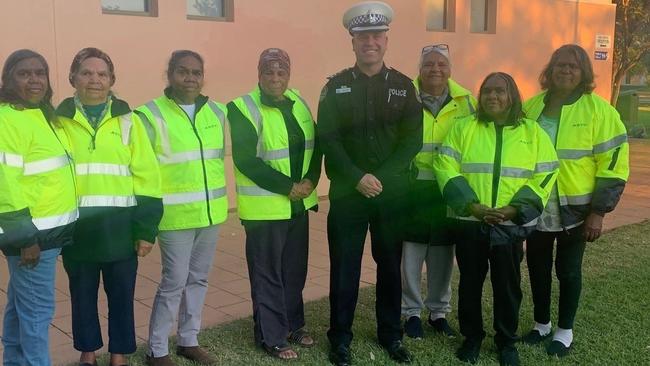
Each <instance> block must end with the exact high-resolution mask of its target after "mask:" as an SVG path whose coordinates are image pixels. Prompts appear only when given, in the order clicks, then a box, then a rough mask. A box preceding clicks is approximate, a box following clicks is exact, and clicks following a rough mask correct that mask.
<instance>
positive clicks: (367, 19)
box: [348, 14, 388, 29]
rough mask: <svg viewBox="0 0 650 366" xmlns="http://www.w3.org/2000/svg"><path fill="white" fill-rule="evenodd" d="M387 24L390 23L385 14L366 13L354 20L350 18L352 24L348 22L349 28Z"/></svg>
mask: <svg viewBox="0 0 650 366" xmlns="http://www.w3.org/2000/svg"><path fill="white" fill-rule="evenodd" d="M387 24H388V18H387V17H386V16H385V15H381V14H364V15H359V16H358V17H354V18H352V20H350V24H348V29H352V28H358V27H364V26H377V25H387Z"/></svg>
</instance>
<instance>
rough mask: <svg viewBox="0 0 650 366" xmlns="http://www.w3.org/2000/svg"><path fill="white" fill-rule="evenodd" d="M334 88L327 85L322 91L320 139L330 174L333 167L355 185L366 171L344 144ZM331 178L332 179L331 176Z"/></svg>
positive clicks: (319, 116) (338, 174)
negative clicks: (354, 160)
mask: <svg viewBox="0 0 650 366" xmlns="http://www.w3.org/2000/svg"><path fill="white" fill-rule="evenodd" d="M332 89H333V88H330V87H329V85H326V86H325V88H324V89H323V91H322V92H321V100H320V102H319V103H318V118H317V120H318V123H317V124H316V128H317V135H318V140H319V143H320V147H321V149H322V152H323V155H324V156H325V161H326V165H327V169H328V174H331V173H330V169H331V170H333V171H335V172H336V175H337V178H343V179H344V180H345V181H347V182H348V183H349V184H350V185H351V186H352V187H354V186H356V185H357V183H359V181H360V180H361V178H362V177H363V176H364V175H365V174H366V172H365V171H363V170H361V169H359V168H358V167H357V166H356V165H355V164H354V162H352V159H350V156H349V155H348V152H347V151H346V150H345V147H344V146H343V142H342V139H341V129H340V126H339V121H340V116H339V113H338V109H337V108H336V101H335V94H334V93H333V91H332ZM330 179H332V177H331V176H330Z"/></svg>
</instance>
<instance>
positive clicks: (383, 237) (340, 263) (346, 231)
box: [327, 190, 406, 347]
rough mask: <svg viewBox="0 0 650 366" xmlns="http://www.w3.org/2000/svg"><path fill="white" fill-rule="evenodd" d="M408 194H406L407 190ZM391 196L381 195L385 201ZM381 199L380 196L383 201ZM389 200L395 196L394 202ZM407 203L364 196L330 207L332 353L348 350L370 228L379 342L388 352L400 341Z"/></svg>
mask: <svg viewBox="0 0 650 366" xmlns="http://www.w3.org/2000/svg"><path fill="white" fill-rule="evenodd" d="M404 192H406V190H404ZM384 194H386V193H385V192H382V195H384ZM380 197H381V195H380ZM389 197H390V196H389ZM403 202H405V198H404V197H394V198H393V199H384V200H382V199H379V198H374V199H367V198H364V197H363V196H361V195H359V194H355V195H351V196H348V197H346V198H345V199H337V200H332V201H331V203H330V204H331V206H330V211H329V214H328V216H327V237H328V241H329V251H330V294H329V298H330V329H329V331H328V332H327V336H328V338H329V340H330V343H331V344H332V346H333V347H336V346H337V345H339V344H344V345H349V344H350V342H351V341H352V322H353V320H354V311H355V308H356V305H357V298H358V295H359V278H360V275H361V258H362V256H363V247H364V243H365V240H366V233H367V232H368V228H370V238H371V243H372V257H373V259H374V260H375V262H376V263H377V286H376V296H377V298H376V302H375V312H376V316H377V338H378V340H379V343H380V344H382V345H384V346H386V345H389V344H390V343H392V342H394V341H396V340H400V339H401V337H402V334H401V326H400V311H401V296H402V285H401V272H400V262H401V258H402V237H403V235H402V228H403V225H402V224H403V223H402V221H401V220H402V219H403V218H404V217H406V215H405V213H404V212H403Z"/></svg>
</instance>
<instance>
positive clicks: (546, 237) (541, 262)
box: [526, 225, 586, 329]
mask: <svg viewBox="0 0 650 366" xmlns="http://www.w3.org/2000/svg"><path fill="white" fill-rule="evenodd" d="M583 232H584V226H583V225H580V226H578V227H575V228H573V229H570V230H568V232H565V231H561V232H552V233H551V232H542V231H535V232H533V234H531V236H529V237H528V239H527V240H526V261H527V262H528V273H529V275H530V289H531V291H532V293H533V305H534V312H535V321H536V322H538V323H541V324H546V323H548V322H550V321H551V283H552V281H553V279H552V271H553V243H554V242H555V241H556V240H557V249H556V253H555V274H556V276H557V279H558V281H559V282H560V299H559V302H558V326H559V327H560V328H563V329H573V321H574V320H575V317H576V312H577V311H578V302H579V301H580V292H581V291H582V257H583V255H584V252H585V247H586V241H585V237H584V234H583Z"/></svg>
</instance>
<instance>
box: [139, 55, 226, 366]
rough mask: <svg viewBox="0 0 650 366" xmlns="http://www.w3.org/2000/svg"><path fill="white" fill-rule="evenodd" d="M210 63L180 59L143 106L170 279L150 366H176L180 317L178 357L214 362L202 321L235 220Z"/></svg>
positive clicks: (155, 323)
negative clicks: (209, 87) (219, 252)
mask: <svg viewBox="0 0 650 366" xmlns="http://www.w3.org/2000/svg"><path fill="white" fill-rule="evenodd" d="M203 71H204V68H203V58H202V57H201V56H200V55H199V54H198V53H196V52H193V51H189V50H181V51H175V52H173V53H172V55H171V58H170V59H169V64H168V66H167V82H168V86H167V88H165V90H164V91H163V94H162V95H161V96H159V97H158V98H156V99H154V100H152V101H150V102H148V103H146V104H144V105H142V106H140V107H138V108H137V110H136V114H138V115H139V116H141V119H142V120H143V121H145V125H146V127H147V129H148V132H149V138H150V139H151V142H152V144H153V147H154V151H155V153H156V156H157V158H158V163H159V164H160V173H161V176H162V194H163V205H164V214H163V218H162V220H161V221H160V226H159V229H160V233H159V235H158V240H159V242H160V255H161V262H162V278H161V280H160V285H159V286H158V292H156V297H155V299H154V302H153V309H152V311H151V320H150V322H149V342H148V346H149V347H148V348H149V349H148V352H147V356H146V357H147V364H148V365H163V366H165V365H172V364H173V363H172V361H171V359H170V357H169V349H168V343H169V335H170V333H171V331H172V327H173V326H174V324H175V322H176V318H177V317H178V329H177V332H176V334H177V338H176V354H177V355H179V356H181V357H184V358H186V359H189V360H191V361H193V362H196V363H198V364H201V365H209V364H213V363H214V362H215V361H214V358H213V357H212V356H210V355H209V354H208V353H207V352H206V351H205V350H204V349H203V348H202V347H200V346H199V341H198V334H199V330H200V329H201V313H202V309H203V303H204V299H205V295H206V293H207V290H208V276H209V274H210V269H211V268H212V260H213V258H214V254H215V251H216V248H217V237H218V234H219V227H220V224H221V223H223V222H224V221H226V218H227V217H228V200H227V197H226V178H225V173H224V162H223V161H224V160H223V159H224V147H225V140H224V126H225V123H226V113H225V107H224V106H223V105H222V104H218V103H215V102H214V101H212V100H210V99H209V98H208V97H207V96H205V95H203V94H201V90H202V88H203V82H204V77H203V75H204V74H203Z"/></svg>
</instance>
